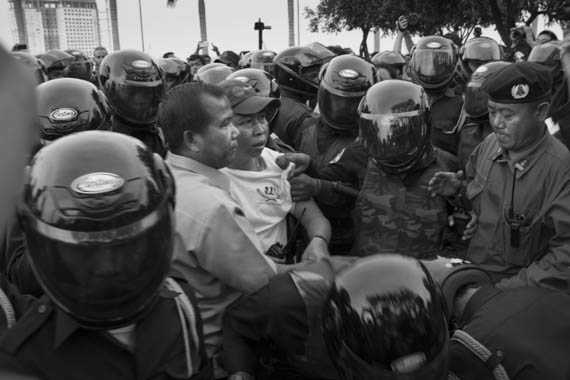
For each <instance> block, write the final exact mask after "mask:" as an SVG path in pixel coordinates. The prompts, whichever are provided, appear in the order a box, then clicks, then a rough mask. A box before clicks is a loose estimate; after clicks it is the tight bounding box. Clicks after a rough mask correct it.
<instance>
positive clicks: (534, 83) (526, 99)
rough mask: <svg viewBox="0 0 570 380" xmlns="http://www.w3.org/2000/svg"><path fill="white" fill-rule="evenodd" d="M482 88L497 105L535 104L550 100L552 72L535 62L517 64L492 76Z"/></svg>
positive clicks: (506, 67)
mask: <svg viewBox="0 0 570 380" xmlns="http://www.w3.org/2000/svg"><path fill="white" fill-rule="evenodd" d="M481 88H482V89H483V90H484V91H486V92H487V93H488V94H489V99H491V100H492V101H494V102H497V103H533V102H536V101H540V100H550V96H551V92H552V77H551V75H550V71H549V70H548V69H547V68H546V67H544V66H543V65H540V64H538V63H535V62H515V63H512V64H510V65H508V66H505V67H504V68H503V69H500V70H499V71H497V72H495V73H494V74H493V75H490V76H489V77H488V78H487V79H486V80H485V81H484V82H483V84H482V86H481Z"/></svg>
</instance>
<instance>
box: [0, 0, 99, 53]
mask: <svg viewBox="0 0 570 380" xmlns="http://www.w3.org/2000/svg"><path fill="white" fill-rule="evenodd" d="M9 3H10V12H11V17H10V18H11V20H12V35H13V38H14V40H15V41H18V42H20V43H26V44H27V45H28V51H29V52H30V53H32V54H39V53H43V52H45V51H48V50H51V49H61V50H65V49H77V50H81V51H83V52H84V53H86V54H88V55H91V54H92V52H93V49H94V48H95V47H97V46H99V45H100V44H101V36H100V33H99V16H98V13H97V2H96V0H66V1H62V0H60V1H56V0H9Z"/></svg>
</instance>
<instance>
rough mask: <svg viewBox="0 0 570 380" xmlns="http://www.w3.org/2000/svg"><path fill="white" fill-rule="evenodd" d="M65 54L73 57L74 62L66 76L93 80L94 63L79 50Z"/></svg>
mask: <svg viewBox="0 0 570 380" xmlns="http://www.w3.org/2000/svg"><path fill="white" fill-rule="evenodd" d="M65 52H66V53H67V54H70V55H71V56H73V61H71V64H70V65H69V68H68V72H67V73H66V75H65V76H66V77H68V78H77V79H83V80H91V74H92V72H93V62H91V60H90V59H89V58H88V57H87V56H86V55H85V54H84V53H83V52H81V51H79V50H75V49H70V50H66V51H65Z"/></svg>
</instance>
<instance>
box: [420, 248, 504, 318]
mask: <svg viewBox="0 0 570 380" xmlns="http://www.w3.org/2000/svg"><path fill="white" fill-rule="evenodd" d="M422 264H423V265H424V266H425V267H426V268H427V270H428V271H429V273H430V275H431V277H432V278H433V279H434V280H435V281H437V283H438V284H439V287H440V288H441V291H442V293H443V297H444V299H445V307H446V313H447V316H448V322H451V316H452V310H453V304H454V303H455V297H456V296H457V293H458V292H459V291H460V290H462V289H463V288H465V286H468V285H473V286H482V285H492V284H493V278H492V277H491V275H490V274H489V273H488V272H486V271H485V270H484V269H483V268H481V267H480V266H479V265H476V264H473V263H471V262H470V261H467V260H464V259H460V258H449V257H441V256H434V257H433V258H431V259H422Z"/></svg>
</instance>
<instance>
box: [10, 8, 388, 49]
mask: <svg viewBox="0 0 570 380" xmlns="http://www.w3.org/2000/svg"><path fill="white" fill-rule="evenodd" d="M98 2H99V3H102V4H104V1H103V0H98ZM318 2H319V1H318V0H299V3H300V8H301V28H300V30H301V44H302V45H304V44H308V43H310V42H314V41H319V42H322V43H324V44H325V45H341V46H344V47H351V48H352V49H353V50H354V51H356V52H358V47H359V45H360V36H361V32H360V31H352V32H348V31H343V32H341V33H340V34H337V35H335V34H320V33H319V34H315V33H310V32H309V31H308V26H307V25H308V22H307V21H306V20H305V16H304V11H303V10H304V8H305V7H306V6H309V7H313V8H314V7H315V6H316V5H317V4H318ZM117 3H118V17H119V35H120V39H121V47H122V48H136V49H141V47H142V45H141V34H140V23H139V10H138V0H118V1H117ZM141 3H142V10H143V25H144V38H145V49H146V50H147V51H148V52H149V53H150V54H152V55H154V56H159V55H162V53H164V52H166V51H174V52H175V53H176V54H177V55H178V56H180V57H187V56H188V55H189V54H190V52H192V51H193V50H194V49H195V47H196V43H197V42H198V41H199V40H200V25H199V20H198V1H197V0H178V3H177V4H176V7H175V8H167V7H166V0H141ZM8 17H9V11H8V0H0V42H1V43H3V44H4V45H5V46H7V47H11V46H12V45H13V44H14V42H15V41H12V36H11V33H10V22H9V18H8ZM206 18H207V27H208V39H209V40H210V41H211V42H213V43H215V44H216V45H218V47H219V48H220V50H221V51H224V50H235V51H237V52H239V51H241V50H254V49H257V31H255V30H254V29H253V24H254V23H255V22H256V21H257V20H258V18H261V20H262V21H263V22H264V23H265V24H266V25H270V26H271V27H272V29H271V30H266V31H264V42H265V45H266V47H267V48H268V49H271V50H275V51H280V50H282V49H284V48H286V47H287V46H288V27H287V0H206ZM373 44H374V40H373V38H372V37H370V38H369V45H368V48H369V50H370V51H373V48H374V46H373ZM392 44H393V38H392V37H386V38H385V39H383V40H382V42H381V49H382V50H385V49H390V48H391V47H392Z"/></svg>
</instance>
